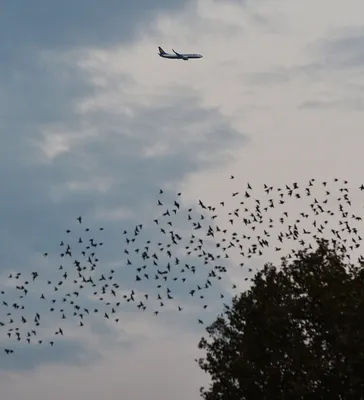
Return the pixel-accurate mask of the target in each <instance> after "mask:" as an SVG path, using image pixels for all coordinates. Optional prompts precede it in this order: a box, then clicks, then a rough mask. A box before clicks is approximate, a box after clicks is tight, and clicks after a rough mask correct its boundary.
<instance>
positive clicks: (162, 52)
mask: <svg viewBox="0 0 364 400" xmlns="http://www.w3.org/2000/svg"><path fill="white" fill-rule="evenodd" d="M158 50H159V54H166V52H165V51H164V50H163V49H162V47H160V46H158Z"/></svg>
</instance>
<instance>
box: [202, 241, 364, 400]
mask: <svg viewBox="0 0 364 400" xmlns="http://www.w3.org/2000/svg"><path fill="white" fill-rule="evenodd" d="M344 259H345V254H344V253H342V252H340V251H339V250H338V249H337V248H334V249H331V248H330V247H329V245H328V241H325V240H320V241H319V242H318V248H317V250H316V251H312V252H310V253H309V252H308V251H306V250H304V251H301V252H299V253H298V254H297V257H296V259H295V260H294V261H291V262H290V263H288V262H287V259H283V260H282V266H281V267H280V268H276V267H274V266H273V265H271V264H267V265H266V266H265V268H264V269H263V270H262V271H260V272H259V273H257V274H256V276H255V277H254V279H253V284H252V287H251V288H250V289H249V290H247V291H246V292H244V293H242V294H241V295H240V297H236V298H234V299H233V302H232V306H230V307H229V308H227V310H226V311H225V312H224V314H223V315H221V316H219V317H218V318H217V320H216V321H215V322H214V323H213V324H212V325H211V326H210V327H208V328H207V332H208V334H209V336H210V338H209V340H206V339H205V338H202V339H201V341H200V343H199V348H200V349H204V350H205V351H206V357H205V358H201V359H199V360H198V363H199V365H200V367H201V368H202V369H203V370H204V371H205V372H207V373H209V374H210V376H211V378H212V384H211V386H210V388H209V389H208V390H204V389H202V388H201V395H202V397H203V399H205V400H244V399H248V400H250V399H254V400H256V399H301V398H302V399H364V285H363V283H364V268H363V266H362V265H361V264H359V265H358V266H353V265H348V263H347V262H345V261H344Z"/></svg>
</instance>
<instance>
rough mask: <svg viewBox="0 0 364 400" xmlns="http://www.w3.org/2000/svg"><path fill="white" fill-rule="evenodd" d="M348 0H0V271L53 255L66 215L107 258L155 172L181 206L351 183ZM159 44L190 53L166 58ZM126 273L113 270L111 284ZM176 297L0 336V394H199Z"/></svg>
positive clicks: (53, 261) (353, 47)
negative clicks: (0, 344)
mask: <svg viewBox="0 0 364 400" xmlns="http://www.w3.org/2000/svg"><path fill="white" fill-rule="evenodd" d="M363 12H364V6H363V4H362V2H359V0H347V1H346V2H342V1H338V0H336V1H333V0H330V1H329V0H321V1H320V2H317V1H313V0H305V1H303V0H274V1H272V0H254V1H244V0H241V1H240V0H194V1H187V0H178V1H177V0H168V1H167V0H155V1H147V0H135V1H133V2H127V1H114V0H104V1H102V2H101V1H96V0H88V1H82V0H72V1H70V0H65V1H63V2H59V1H57V2H56V1H49V0H47V1H45V0H33V1H32V2H29V4H28V3H26V2H24V1H23V2H21V1H15V0H5V1H4V2H3V3H2V7H1V12H0V36H1V38H2V39H1V41H0V54H1V63H0V105H1V107H0V139H1V143H0V184H1V188H2V190H1V196H0V221H1V225H0V238H1V241H0V250H1V255H2V261H1V265H0V272H1V279H2V282H3V284H4V285H5V286H6V285H7V277H8V275H9V273H11V272H13V271H19V272H22V273H23V274H27V273H28V274H29V273H30V272H31V271H35V270H37V268H43V270H46V271H47V273H48V274H50V275H49V276H51V275H52V274H53V273H55V272H53V271H55V270H56V269H57V268H58V265H59V242H60V241H61V240H63V239H64V237H65V230H66V229H68V228H69V229H72V231H73V230H77V229H81V228H80V227H79V226H78V225H77V221H76V217H77V216H78V215H82V216H83V218H84V221H85V224H87V226H88V227H90V229H92V230H94V231H95V232H97V235H98V238H99V239H100V240H101V241H103V242H104V248H103V250H102V252H100V258H101V259H102V261H103V264H104V266H105V268H108V267H109V266H116V267H118V266H120V265H119V264H118V261H120V259H121V257H122V256H123V251H122V244H121V243H123V240H124V238H123V237H122V232H123V230H124V229H131V227H134V226H135V225H136V224H138V223H143V224H145V229H146V232H145V233H144V235H145V240H148V234H149V235H150V234H151V233H152V225H153V224H152V223H150V222H151V221H152V219H153V218H154V217H155V215H157V211H158V210H157V206H156V195H157V194H158V191H159V188H163V189H164V190H165V191H166V192H168V193H169V194H167V196H170V198H169V200H170V201H171V202H172V203H173V201H174V200H173V199H174V197H173V196H174V194H175V193H177V192H182V193H183V195H182V197H181V198H182V200H181V201H183V204H184V207H185V208H188V207H190V206H191V207H192V205H196V203H197V199H199V198H203V199H205V200H206V201H207V202H208V203H210V204H212V203H218V202H219V201H221V200H222V199H224V198H225V197H226V196H231V195H230V193H231V191H233V190H234V189H235V190H237V191H238V190H239V189H241V187H242V186H243V185H246V183H247V182H250V183H251V184H252V185H256V186H259V185H262V184H263V183H267V184H270V185H284V184H286V183H288V182H290V183H292V182H294V181H297V182H303V181H304V182H307V181H308V180H309V179H310V178H313V177H314V178H316V179H317V180H332V179H334V178H335V177H337V178H339V179H348V180H349V186H351V187H352V188H356V187H357V186H358V184H359V183H360V180H361V179H362V176H361V166H362V163H363V150H362V149H363V147H364V134H363V131H362V127H363V125H364V116H363V115H364V114H363V110H364V98H363V87H364V78H363V76H364V75H363V69H364V50H363V49H364V28H363V26H362V15H363ZM157 46H162V47H163V48H164V49H165V50H166V51H171V49H172V48H174V49H175V50H177V51H180V52H192V53H193V52H197V53H201V54H203V56H204V57H203V58H202V59H200V60H189V61H188V62H184V61H181V60H165V59H162V58H160V57H159V56H158V55H157V51H158V50H157ZM230 174H233V175H235V180H234V184H235V186H233V185H232V182H231V180H229V176H230ZM239 185H240V186H239ZM292 207H293V209H294V206H292ZM152 217H153V218H152ZM181 221H182V219H181ZM148 224H149V225H148ZM181 224H182V222H181ZM101 226H102V227H104V228H105V229H104V231H102V232H101V231H98V229H99V227H101ZM183 229H187V228H186V227H183V226H182V225H181V230H183ZM44 252H48V253H49V257H48V259H47V260H45V259H44V257H42V253H44ZM234 277H236V276H235V275H234V274H233V273H231V274H230V279H233V278H234ZM134 278H135V275H133V274H129V273H127V274H125V275H123V274H122V273H120V275H119V276H118V279H119V282H121V286H122V287H123V288H124V289H127V288H128V285H129V284H135V282H134V281H133V279H134ZM230 283H231V282H230ZM230 283H228V284H226V285H225V286H224V284H221V285H220V287H216V288H215V289H214V290H215V292H214V293H215V294H216V295H217V296H215V297H216V298H217V299H218V297H219V296H218V295H219V293H220V292H221V291H222V290H225V291H228V288H229V287H230V286H231V285H230ZM229 285H230V286H229ZM37 290H38V289H34V291H35V293H36V294H37V295H38V294H39V293H38V292H37ZM39 290H40V289H39ZM145 290H148V288H147V287H145ZM176 290H177V289H176ZM35 297H37V296H35ZM35 297H34V298H35ZM187 297H188V295H187ZM30 299H31V298H30ZM180 300H181V301H185V303H184V304H185V307H186V309H188V310H189V312H186V313H185V314H183V315H182V314H178V313H176V312H174V311H173V310H171V311H170V312H166V313H164V314H163V315H162V316H161V317H160V318H159V316H158V317H154V316H153V315H152V314H151V313H147V312H145V313H143V312H140V311H138V310H135V309H134V308H130V307H129V308H128V307H127V306H125V308H123V311H122V313H121V315H120V321H121V322H120V324H119V326H118V328H117V329H115V328H111V327H109V326H105V325H104V324H103V323H101V322H94V323H90V325H89V326H88V327H87V329H86V328H85V330H84V331H82V332H81V333H80V330H77V329H75V328H74V326H72V325H70V326H69V327H68V328H67V335H65V339H64V340H62V341H60V343H59V344H57V345H55V346H54V347H52V348H50V347H42V346H38V347H37V346H28V347H27V346H26V345H24V346H23V347H19V349H17V351H16V353H14V355H12V356H11V357H10V356H7V357H6V356H5V355H4V354H3V353H1V355H0V380H1V391H2V394H1V397H2V399H4V400H21V399H24V398H25V397H26V398H28V399H30V400H36V399H37V400H39V399H41V400H42V399H49V398H52V399H54V400H61V399H64V398H77V399H80V400H83V399H84V400H93V399H98V398H100V396H102V397H103V398H105V399H110V400H114V399H120V398H123V399H125V400H144V399H151V400H154V399H155V400H167V399H171V398H173V399H175V400H184V399H191V400H197V399H198V398H199V393H198V389H199V387H200V386H201V385H205V384H206V383H208V377H206V376H205V375H204V374H203V373H202V372H200V370H199V369H198V366H197V365H196V363H195V362H194V358H195V357H196V356H198V355H199V353H198V351H197V343H198V340H199V338H200V337H201V336H202V335H203V333H204V331H203V327H202V326H201V325H197V324H196V318H197V315H198V314H197V312H198V310H197V309H196V307H197V305H196V304H195V303H194V302H193V301H192V302H191V301H187V298H183V293H182V291H181V298H180ZM84 301H85V302H86V301H87V299H85V300H84ZM213 301H214V300H213V299H212V298H211V304H210V305H211V307H210V309H212V312H211V314H210V317H209V318H210V320H212V319H213V317H214V315H215V314H214V310H217V309H218V307H216V309H215V308H214V303H213ZM29 306H30V307H32V306H33V309H32V312H33V313H34V310H35V307H36V303H34V305H32V303H31V300H29ZM177 314H178V315H177ZM29 315H31V314H29ZM2 316H4V309H1V311H0V317H2ZM53 322H54V324H56V325H54V326H56V328H57V321H53ZM53 322H52V320H51V319H50V326H52V323H53ZM76 328H77V326H76ZM50 329H51V328H50ZM4 343H5V342H4ZM6 343H8V342H6Z"/></svg>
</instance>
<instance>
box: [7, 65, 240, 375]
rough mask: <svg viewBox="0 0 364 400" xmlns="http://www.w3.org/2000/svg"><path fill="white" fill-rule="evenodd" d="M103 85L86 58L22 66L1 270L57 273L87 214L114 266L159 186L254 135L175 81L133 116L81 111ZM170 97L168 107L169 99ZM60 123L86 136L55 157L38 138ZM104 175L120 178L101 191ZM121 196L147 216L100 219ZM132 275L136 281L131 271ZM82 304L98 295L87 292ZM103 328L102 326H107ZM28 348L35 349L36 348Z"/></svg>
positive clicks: (11, 104) (10, 104)
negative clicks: (94, 81)
mask: <svg viewBox="0 0 364 400" xmlns="http://www.w3.org/2000/svg"><path fill="white" fill-rule="evenodd" d="M9 72H10V70H9ZM58 77H60V78H61V79H60V80H59V79H58ZM25 88H28V90H24V89H25ZM94 91H95V88H94V87H93V86H92V85H91V84H89V83H88V81H87V80H86V77H84V76H82V74H81V73H80V71H79V70H77V68H75V67H71V66H69V64H62V63H61V62H60V61H59V59H57V58H56V61H52V60H49V59H47V62H45V61H44V64H42V63H41V62H40V61H39V60H38V61H37V62H32V63H30V65H29V69H26V68H24V69H22V70H21V71H20V73H19V74H18V75H17V77H16V78H14V79H9V80H8V81H7V82H6V85H4V90H3V92H2V96H1V101H2V103H3V104H7V108H6V115H5V117H6V118H3V119H2V121H1V142H2V146H1V149H0V152H1V157H0V184H1V187H2V196H1V198H0V218H1V221H2V225H1V227H0V238H1V242H0V250H1V254H2V263H1V266H0V272H4V273H6V274H7V273H8V272H9V270H15V271H22V272H23V274H29V273H30V272H31V271H35V270H38V269H39V267H40V266H42V267H43V268H48V271H49V272H48V274H49V277H50V278H52V280H53V279H56V276H58V272H57V269H58V265H59V263H60V259H59V257H58V254H57V253H59V251H60V250H59V243H60V240H62V239H64V238H65V229H67V228H71V229H72V230H73V231H74V230H76V228H75V225H76V226H77V229H83V228H82V227H78V225H77V222H76V220H75V218H76V217H77V216H78V215H80V214H81V215H83V216H84V220H85V225H87V226H88V227H90V228H91V229H93V230H97V229H98V227H99V226H100V225H103V226H105V228H106V229H105V230H106V232H107V233H106V232H105V236H104V237H103V239H102V240H103V241H104V242H105V247H106V244H108V247H106V249H105V251H101V253H100V254H101V255H100V257H102V261H103V265H104V267H105V268H106V267H107V266H108V264H109V263H110V262H112V261H114V260H115V259H118V257H119V259H120V253H121V251H120V247H121V245H120V240H121V231H122V229H124V227H125V228H126V229H129V228H131V227H132V226H134V225H135V224H136V223H138V222H141V221H143V222H144V220H145V219H146V218H148V219H150V210H151V209H154V204H153V207H152V206H151V204H152V203H154V202H155V194H156V192H157V190H158V188H159V187H163V186H165V184H166V183H170V184H172V185H173V186H174V187H176V188H177V187H178V182H180V181H181V180H182V179H183V178H184V177H185V176H186V175H187V174H188V173H191V172H195V171H198V170H200V169H201V168H208V167H210V166H212V165H214V164H216V163H218V164H220V163H224V162H225V161H227V160H228V158H229V150H230V149H231V148H232V147H236V146H237V145H243V144H244V143H245V141H246V137H245V136H244V135H242V134H241V133H240V132H237V131H235V130H234V129H232V128H231V127H230V126H229V123H228V122H227V120H226V119H225V118H224V117H223V116H222V115H220V114H219V112H218V110H215V109H210V110H208V109H204V108H203V107H202V106H201V105H200V104H199V98H198V96H197V95H196V94H195V93H194V92H193V91H190V90H189V89H183V88H178V91H177V92H176V91H175V88H171V91H170V93H169V94H168V93H167V94H166V95H165V97H163V98H161V99H160V98H156V101H155V104H154V105H153V107H152V108H148V107H144V106H138V105H131V107H132V108H133V114H134V117H133V118H130V117H127V116H125V115H123V114H121V115H120V116H115V115H113V116H112V115H111V114H110V115H109V114H108V113H107V112H94V113H91V115H86V116H82V115H79V114H77V113H76V112H75V111H74V104H75V103H76V102H77V101H78V100H79V99H82V98H87V97H88V96H90V95H91V94H92V93H93V92H94ZM176 93H177V94H176ZM159 101H160V104H159ZM166 102H167V103H168V104H169V106H168V107H165V106H164V105H163V104H165V103H166ZM18 106H19V107H18ZM53 123H54V124H56V126H58V127H60V129H61V131H62V132H74V134H72V133H64V134H63V136H64V137H69V136H70V137H71V139H72V136H73V135H76V134H77V135H78V136H79V138H78V140H76V141H74V142H73V144H72V145H71V148H70V150H69V151H68V152H65V153H61V154H59V155H58V156H56V157H55V159H54V160H53V161H51V162H49V163H45V162H44V156H42V154H41V152H40V149H39V147H38V144H39V143H41V142H42V140H43V135H42V134H41V131H42V129H44V128H45V127H47V126H48V125H52V124H53ZM85 125H86V126H87V125H91V126H92V127H93V129H95V131H96V132H97V135H96V136H94V137H89V136H87V135H86V134H85V135H83V129H84V126H85ZM156 144H157V145H165V146H166V151H165V153H163V154H160V155H156V156H153V157H148V156H146V155H145V154H144V153H145V151H146V149H148V148H149V147H152V146H154V145H156ZM95 179H100V180H109V181H110V187H109V188H106V189H105V191H98V190H97V189H95V185H94V181H95ZM70 182H81V183H83V184H85V183H86V184H89V188H88V189H85V190H80V191H77V190H73V189H72V188H69V187H68V184H69V183H70ZM120 206H122V207H127V208H129V209H131V210H132V211H133V212H134V213H135V215H136V216H137V219H135V217H134V216H133V215H132V216H131V217H130V218H127V219H126V221H124V222H125V224H123V223H121V222H119V221H105V220H102V217H99V219H100V218H101V221H98V220H97V218H98V217H97V214H98V212H99V211H102V210H108V211H112V210H114V209H117V208H118V207H120ZM80 232H81V231H79V232H78V233H80ZM78 233H76V232H75V234H78ZM99 237H100V239H101V237H102V236H101V235H100V236H99ZM44 251H47V252H48V253H49V258H50V259H49V261H48V260H45V259H43V258H42V256H41V254H42V253H43V252H44ZM57 258H58V260H57ZM62 262H63V261H62ZM123 278H124V279H125V280H126V281H128V280H130V282H133V283H134V282H135V276H134V274H132V273H131V272H130V273H129V274H124V275H123ZM38 295H39V293H34V294H33V295H32V296H33V297H32V298H31V297H29V299H28V304H29V305H32V304H33V303H34V304H33V306H31V307H30V308H29V310H33V312H34V310H35V309H37V310H39V312H43V311H44V312H45V310H46V306H45V305H41V306H40V307H41V308H38V304H39V299H38ZM82 306H87V307H89V306H90V305H89V303H87V301H84V300H83V301H82ZM2 311H4V310H2ZM26 315H27V316H29V315H31V314H26ZM93 329H95V330H96V331H97V332H101V331H100V329H101V330H102V326H101V325H95V326H94V328H93ZM106 333H107V332H106V331H105V332H104V333H103V335H105V334H106ZM72 346H74V347H72V349H73V350H72V351H71V350H70V352H69V355H70V356H72V355H73V354H77V350H76V347H77V346H78V345H77V343H74V344H72ZM46 350H48V349H46ZM21 351H22V350H21ZM34 351H35V350H34ZM79 351H83V350H82V348H80V349H79ZM85 351H86V350H85ZM19 352H20V350H19ZM27 354H28V356H29V358H30V359H33V352H32V351H30V350H29V353H27ZM52 354H54V361H55V362H56V359H57V357H56V355H55V353H52ZM63 356H64V358H62V357H61V358H60V362H63V361H62V360H65V358H67V351H66V349H65V351H64V353H63ZM42 357H43V356H41V357H39V358H37V359H34V360H33V361H32V360H30V361H29V363H28V364H26V363H25V364H24V365H27V368H31V367H32V365H33V363H34V365H35V364H38V365H40V364H41V363H43V362H49V360H48V359H47V358H46V356H44V357H45V358H44V357H43V358H42ZM72 360H73V359H72V357H71V358H70V362H73V361H72ZM14 362H16V361H14ZM17 362H19V359H18V361H17ZM24 368H25V367H24Z"/></svg>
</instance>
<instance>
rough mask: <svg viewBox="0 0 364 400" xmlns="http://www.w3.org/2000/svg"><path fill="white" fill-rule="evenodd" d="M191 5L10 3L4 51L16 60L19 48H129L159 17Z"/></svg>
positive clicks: (159, 1)
mask: <svg viewBox="0 0 364 400" xmlns="http://www.w3.org/2000/svg"><path fill="white" fill-rule="evenodd" d="M187 3H188V0H184V1H181V0H156V1H148V0H135V1H132V2H131V1H126V0H119V1H117V0H105V1H103V2H100V1H98V0H72V1H71V0H65V1H62V2H59V1H55V0H50V1H47V0H34V1H32V3H24V2H22V1H19V0H14V1H13V0H5V2H2V7H1V14H0V36H1V38H2V40H1V43H2V44H3V45H2V46H1V47H0V49H1V50H2V51H4V50H5V51H7V55H9V54H10V53H12V54H14V53H15V54H17V52H18V51H19V49H20V48H22V49H23V48H30V49H31V50H33V49H34V48H46V49H50V48H51V49H55V48H57V49H58V50H60V51H62V50H65V49H69V48H74V47H79V46H81V47H84V46H110V45H114V44H116V43H125V42H130V41H131V40H132V39H134V38H135V35H137V34H138V33H139V32H140V28H141V27H142V26H143V25H146V24H148V23H149V22H150V21H151V20H152V19H153V18H154V17H155V16H156V15H157V14H158V13H159V12H163V11H174V12H176V11H178V10H179V9H181V8H183V7H184V6H185V5H186V4H187ZM2 59H3V57H2Z"/></svg>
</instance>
